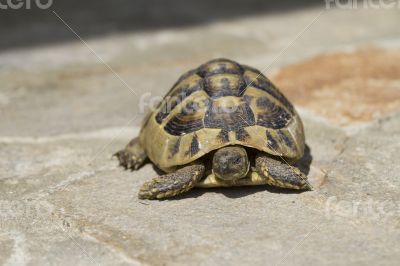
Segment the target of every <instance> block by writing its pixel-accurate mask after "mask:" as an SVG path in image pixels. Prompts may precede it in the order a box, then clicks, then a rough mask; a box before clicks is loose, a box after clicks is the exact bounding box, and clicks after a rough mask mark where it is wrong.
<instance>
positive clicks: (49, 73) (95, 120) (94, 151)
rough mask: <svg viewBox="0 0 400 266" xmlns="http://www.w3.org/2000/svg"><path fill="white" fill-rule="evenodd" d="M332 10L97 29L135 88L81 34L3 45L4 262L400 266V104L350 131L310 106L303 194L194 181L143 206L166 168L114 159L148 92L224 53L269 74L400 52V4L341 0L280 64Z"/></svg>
mask: <svg viewBox="0 0 400 266" xmlns="http://www.w3.org/2000/svg"><path fill="white" fill-rule="evenodd" d="M319 12H320V9H317V8H309V9H304V10H298V11H293V12H283V13H280V14H279V15H278V14H268V15H261V14H260V15H259V16H255V17H248V18H240V19H236V20H227V21H220V22H218V23H214V24H210V25H199V26H193V27H188V28H184V29H169V30H165V29H164V30H154V31H152V32H140V33H139V32H135V33H129V32H126V33H125V34H120V35H113V36H106V37H104V38H99V39H91V40H88V44H89V46H90V47H91V48H93V50H94V51H96V52H97V53H98V54H99V56H101V57H102V58H104V60H105V61H106V62H107V63H108V64H109V66H110V67H111V68H112V69H113V70H114V71H115V72H116V73H118V75H119V77H121V79H122V80H123V81H124V82H126V84H127V85H128V86H129V87H131V89H133V90H134V91H135V92H136V94H137V95H135V94H134V93H133V92H132V91H130V89H129V88H128V87H127V86H126V84H125V83H124V82H121V80H120V79H119V77H116V76H115V74H114V73H113V72H111V71H110V70H109V69H108V67H107V66H104V65H103V64H102V63H100V62H98V58H96V57H95V56H93V55H92V54H91V52H90V51H89V50H88V49H87V47H85V46H84V45H83V44H81V43H80V42H79V41H77V42H75V43H65V44H58V45H53V46H49V47H45V48H35V49H29V48H25V49H22V50H18V51H17V50H15V51H12V50H11V51H7V52H3V53H2V55H1V57H0V66H1V68H0V81H1V84H2V85H1V89H0V112H1V119H0V209H1V212H0V230H1V231H0V264H2V265H3V264H4V265H26V264H29V265H90V264H101V265H210V264H228V265H243V264H251V265H265V264H274V265H310V264H312V265H382V264H384V265H397V264H398V261H399V259H400V256H399V252H398V249H399V239H400V233H399V232H400V231H399V225H400V218H399V217H400V193H399V192H400V191H399V185H400V184H399V174H398V173H399V172H400V168H399V167H400V164H399V160H398V158H397V157H398V156H397V153H398V151H399V150H400V131H399V129H400V113H398V112H397V113H396V112H395V113H393V114H391V115H389V114H385V115H383V116H382V117H381V118H380V119H374V120H371V121H368V122H367V123H365V124H357V125H354V126H353V125H350V126H348V127H343V126H340V125H337V124H334V123H332V122H330V121H329V120H326V118H325V117H324V116H321V115H319V113H318V110H315V109H314V110H310V109H308V108H307V107H304V106H302V105H297V107H298V111H299V113H300V115H301V117H302V118H303V121H304V125H305V131H306V139H307V145H308V146H309V148H310V153H311V157H312V162H311V167H310V169H309V174H308V177H309V179H310V182H311V183H312V184H313V186H314V190H313V191H310V192H304V193H287V192H285V191H281V190H277V189H273V188H270V187H241V188H225V189H222V188H221V189H194V190H192V191H190V192H188V193H187V194H184V195H182V196H179V197H177V198H173V199H169V200H164V201H141V200H139V199H138V198H137V193H138V190H139V187H140V186H141V184H142V183H143V182H145V181H146V180H149V179H150V178H152V177H153V176H155V175H156V172H155V170H154V169H153V167H152V166H151V165H150V164H148V165H145V166H144V167H143V168H142V169H140V171H138V172H131V171H125V170H123V169H122V168H121V167H118V165H117V161H116V160H115V158H114V159H112V158H111V155H112V154H113V153H114V152H115V151H117V150H118V149H120V148H121V147H123V146H124V145H125V144H126V143H127V142H128V141H129V140H130V139H131V138H132V137H134V136H136V135H137V133H138V130H139V124H140V120H141V118H142V117H143V115H144V112H143V111H142V110H141V108H140V96H143V95H144V93H146V92H150V93H151V95H152V96H162V95H163V94H164V93H165V92H166V91H167V90H168V89H169V87H170V86H171V85H172V84H173V82H174V81H175V79H176V78H177V77H178V75H179V74H180V73H182V72H183V71H184V70H186V69H188V68H191V67H195V66H196V65H198V64H199V63H201V62H203V61H205V60H208V59H209V58H211V57H216V56H225V57H230V58H233V59H236V60H238V61H240V62H243V63H246V64H250V65H254V66H255V67H258V68H260V69H264V68H265V67H266V66H268V65H269V64H270V63H271V62H273V65H272V67H271V68H269V69H268V72H271V69H273V68H277V67H278V66H281V65H284V64H289V63H294V62H299V61H300V60H302V59H304V58H306V57H309V56H312V55H314V54H318V53H324V52H333V51H342V50H349V49H354V48H356V47H359V46H362V45H365V44H370V43H374V44H376V45H380V46H383V47H389V46H390V47H392V48H393V47H396V48H398V47H400V45H399V43H400V42H399V40H400V39H399V38H398V37H397V36H399V34H398V33H399V27H398V22H399V17H398V10H379V12H378V11H377V10H357V11H355V10H329V11H325V12H324V13H323V14H322V15H321V17H320V18H319V19H318V20H317V21H316V23H315V24H314V25H313V26H312V27H311V28H310V29H309V30H308V31H306V32H305V33H304V34H303V35H302V36H301V37H300V38H299V39H298V40H296V41H295V42H294V43H293V45H292V46H290V47H289V48H288V49H287V50H285V52H283V53H282V54H281V55H280V56H279V57H277V58H278V59H277V61H274V58H275V57H276V56H277V55H279V54H280V51H281V50H282V48H284V47H286V46H287V45H288V44H289V43H290V42H291V41H292V40H293V39H294V38H295V36H296V35H297V34H298V32H300V31H301V30H302V29H303V28H304V27H305V26H306V25H307V24H309V23H310V22H311V21H312V20H313V19H314V18H315V17H316V16H317V15H318V13H319ZM55 20H56V21H57V18H55ZM57 22H58V21H57ZM349 25H351V26H349ZM333 26H334V27H333ZM77 30H78V29H77ZM78 31H79V30H78ZM71 34H72V33H71ZM204 36H208V38H207V41H205V38H204ZM71 55H73V56H71ZM309 75H312V73H309ZM294 100H295V99H294ZM354 104H357V103H354Z"/></svg>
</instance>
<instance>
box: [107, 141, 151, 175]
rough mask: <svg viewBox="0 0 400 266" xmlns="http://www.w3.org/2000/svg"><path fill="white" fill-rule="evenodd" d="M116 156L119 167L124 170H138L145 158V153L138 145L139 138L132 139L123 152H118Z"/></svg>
mask: <svg viewBox="0 0 400 266" xmlns="http://www.w3.org/2000/svg"><path fill="white" fill-rule="evenodd" d="M113 156H116V157H117V158H118V160H119V163H120V165H122V166H124V167H125V168H126V169H132V170H137V169H139V168H140V167H141V166H142V165H143V163H144V161H145V160H146V158H147V155H146V152H145V151H144V149H143V148H142V146H141V145H140V143H139V138H134V139H133V140H131V141H130V142H129V143H128V145H126V147H125V148H124V149H123V150H120V151H118V152H117V153H115V154H114V155H113Z"/></svg>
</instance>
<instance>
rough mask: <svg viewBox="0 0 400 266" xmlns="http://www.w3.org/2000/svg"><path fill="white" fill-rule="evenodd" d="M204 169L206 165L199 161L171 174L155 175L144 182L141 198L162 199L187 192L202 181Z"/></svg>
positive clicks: (140, 192) (140, 193)
mask: <svg viewBox="0 0 400 266" xmlns="http://www.w3.org/2000/svg"><path fill="white" fill-rule="evenodd" d="M204 170H205V167H204V165H202V164H200V163H199V164H194V165H189V166H186V167H183V168H181V169H179V170H177V171H176V172H174V173H171V174H166V175H162V176H158V177H155V178H153V179H152V180H151V181H148V182H146V183H144V184H143V186H142V187H141V188H140V191H139V198H140V199H162V198H167V197H173V196H175V195H178V194H181V193H183V192H186V191H188V190H189V189H191V188H193V187H194V186H195V185H196V184H197V182H199V181H200V179H201V178H202V177H203V176H204Z"/></svg>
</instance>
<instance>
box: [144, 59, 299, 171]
mask: <svg viewBox="0 0 400 266" xmlns="http://www.w3.org/2000/svg"><path fill="white" fill-rule="evenodd" d="M140 141H141V144H142V146H143V147H144V148H145V150H146V153H147V155H148V156H149V158H150V159H151V160H152V162H153V163H155V164H156V165H157V166H158V167H160V168H161V169H163V170H165V171H167V172H169V171H173V170H174V168H176V166H179V165H184V164H187V163H190V162H192V161H194V160H196V159H198V158H200V157H201V156H203V155H205V154H207V153H209V152H210V151H213V150H216V149H219V148H221V147H224V146H228V145H243V146H247V147H251V148H254V149H257V150H260V151H264V152H266V153H269V154H272V155H278V156H283V157H286V158H288V159H293V160H295V159H298V158H300V157H301V156H302V155H303V152H304V131H303V125H302V122H301V120H300V117H299V115H298V114H297V112H296V110H295V109H294V107H293V105H292V104H291V103H290V102H289V101H288V100H287V99H286V97H285V96H284V95H283V94H282V93H281V92H280V91H279V90H278V89H277V88H276V87H275V86H274V85H273V84H272V83H271V82H270V81H269V80H268V79H267V78H266V77H265V76H264V75H263V74H262V73H261V72H260V71H258V70H256V69H254V68H251V67H248V66H245V65H240V64H238V63H236V62H234V61H231V60H228V59H215V60H212V61H209V62H207V63H205V64H203V65H201V66H200V67H198V68H196V69H194V70H191V71H188V72H186V73H185V74H183V75H182V76H181V77H180V78H179V80H178V81H177V82H176V83H175V85H174V86H173V87H172V89H171V90H170V91H169V92H168V94H167V95H166V96H165V97H164V100H163V101H162V102H161V103H160V105H159V106H158V108H157V109H156V110H155V111H154V112H153V113H152V114H151V115H150V116H149V117H148V118H147V120H146V121H145V123H144V125H143V128H142V130H141V134H140Z"/></svg>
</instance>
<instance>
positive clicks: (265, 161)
mask: <svg viewBox="0 0 400 266" xmlns="http://www.w3.org/2000/svg"><path fill="white" fill-rule="evenodd" d="M256 171H257V173H258V174H259V175H260V176H262V177H264V178H266V179H267V180H266V183H267V184H269V185H271V186H275V187H281V188H290V189H301V190H311V189H312V187H311V185H310V184H309V183H308V181H307V177H306V176H305V175H304V174H303V173H302V172H300V170H299V169H298V168H297V167H294V166H291V165H288V164H287V163H285V162H281V161H279V160H276V159H273V158H271V157H268V156H267V155H265V154H261V153H260V154H258V155H257V157H256Z"/></svg>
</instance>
